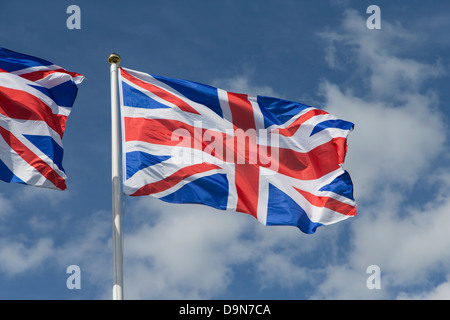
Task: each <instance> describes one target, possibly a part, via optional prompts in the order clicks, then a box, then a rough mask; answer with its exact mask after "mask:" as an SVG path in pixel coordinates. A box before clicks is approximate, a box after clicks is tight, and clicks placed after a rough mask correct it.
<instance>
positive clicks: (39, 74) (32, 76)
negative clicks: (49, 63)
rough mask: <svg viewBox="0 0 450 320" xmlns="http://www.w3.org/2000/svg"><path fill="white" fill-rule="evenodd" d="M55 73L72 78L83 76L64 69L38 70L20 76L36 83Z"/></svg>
mask: <svg viewBox="0 0 450 320" xmlns="http://www.w3.org/2000/svg"><path fill="white" fill-rule="evenodd" d="M53 73H65V74H68V75H70V76H72V77H73V78H75V77H79V76H81V74H78V73H76V72H70V71H67V70H64V69H62V68H60V69H55V70H38V71H34V72H30V73H24V74H19V75H18V76H19V77H22V78H24V79H27V80H30V81H33V82H34V81H37V80H40V79H43V78H45V77H47V76H49V75H51V74H53Z"/></svg>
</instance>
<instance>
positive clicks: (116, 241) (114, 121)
mask: <svg viewBox="0 0 450 320" xmlns="http://www.w3.org/2000/svg"><path fill="white" fill-rule="evenodd" d="M108 62H109V63H110V64H111V164H112V210H113V280H114V285H113V300H123V253H122V250H123V247H122V246H123V242H122V225H121V222H122V221H121V220H122V214H121V205H122V200H121V197H122V192H121V184H122V177H121V176H120V159H121V156H120V130H119V123H120V118H119V96H118V93H119V92H118V77H117V67H118V65H119V62H120V56H119V55H118V54H116V53H112V54H110V55H109V57H108Z"/></svg>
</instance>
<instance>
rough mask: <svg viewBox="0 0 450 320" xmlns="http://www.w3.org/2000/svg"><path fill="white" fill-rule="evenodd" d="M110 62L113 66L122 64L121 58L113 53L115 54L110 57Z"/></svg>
mask: <svg viewBox="0 0 450 320" xmlns="http://www.w3.org/2000/svg"><path fill="white" fill-rule="evenodd" d="M108 62H109V63H110V64H113V63H116V64H119V63H120V56H119V55H118V54H117V53H115V52H113V53H111V54H110V55H109V57H108Z"/></svg>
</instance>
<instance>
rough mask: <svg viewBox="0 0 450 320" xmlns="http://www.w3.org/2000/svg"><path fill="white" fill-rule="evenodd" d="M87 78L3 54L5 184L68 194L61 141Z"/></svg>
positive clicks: (0, 108) (1, 175)
mask: <svg viewBox="0 0 450 320" xmlns="http://www.w3.org/2000/svg"><path fill="white" fill-rule="evenodd" d="M83 78H84V77H83V76H82V75H80V74H78V73H73V72H68V71H66V70H64V69H63V68H61V67H59V66H57V65H55V64H53V63H51V62H49V61H46V60H43V59H40V58H37V57H33V56H29V55H26V54H22V53H18V52H14V51H11V50H8V49H5V48H0V180H3V181H6V182H17V183H23V184H27V185H32V186H37V187H46V188H51V189H60V190H64V189H66V182H65V180H66V174H65V172H64V169H63V166H62V157H63V145H62V137H63V134H64V130H65V126H66V121H67V117H68V116H69V114H70V111H71V109H72V105H73V103H74V100H75V97H76V95H77V90H78V88H77V86H76V85H77V84H79V83H81V81H83Z"/></svg>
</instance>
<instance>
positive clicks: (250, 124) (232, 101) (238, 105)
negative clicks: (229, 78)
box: [228, 92, 256, 131]
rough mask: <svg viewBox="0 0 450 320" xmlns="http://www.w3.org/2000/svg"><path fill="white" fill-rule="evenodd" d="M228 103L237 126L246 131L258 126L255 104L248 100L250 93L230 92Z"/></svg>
mask: <svg viewBox="0 0 450 320" xmlns="http://www.w3.org/2000/svg"><path fill="white" fill-rule="evenodd" d="M228 103H229V105H230V110H231V115H232V117H233V124H234V126H235V127H237V128H239V129H242V130H244V131H245V130H247V129H255V128H256V126H255V116H254V113H253V106H252V104H251V103H250V101H248V95H246V94H239V93H232V92H228Z"/></svg>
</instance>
